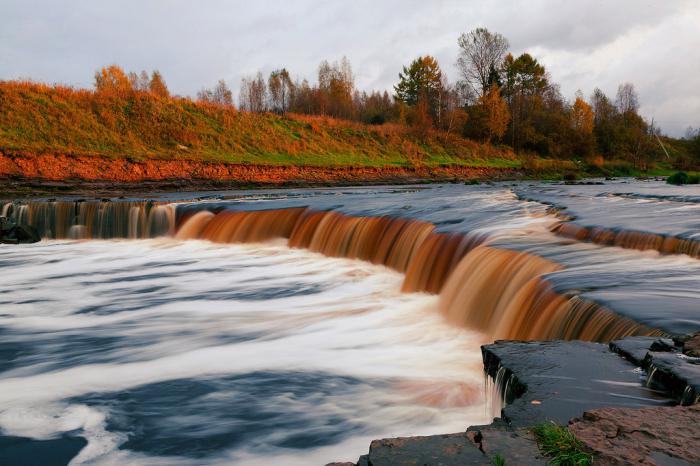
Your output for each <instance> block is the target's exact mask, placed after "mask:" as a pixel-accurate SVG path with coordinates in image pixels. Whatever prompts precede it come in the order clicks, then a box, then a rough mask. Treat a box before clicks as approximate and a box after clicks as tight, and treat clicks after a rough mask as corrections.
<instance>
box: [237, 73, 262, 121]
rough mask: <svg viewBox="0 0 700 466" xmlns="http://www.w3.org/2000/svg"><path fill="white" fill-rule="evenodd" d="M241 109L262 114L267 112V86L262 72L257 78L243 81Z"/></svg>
mask: <svg viewBox="0 0 700 466" xmlns="http://www.w3.org/2000/svg"><path fill="white" fill-rule="evenodd" d="M239 98H240V108H241V109H242V110H247V111H249V112H254V113H261V112H264V111H266V110H267V86H266V85H265V80H264V79H263V75H262V73H261V72H259V71H258V73H257V74H256V75H255V77H249V78H243V79H241V91H240V96H239Z"/></svg>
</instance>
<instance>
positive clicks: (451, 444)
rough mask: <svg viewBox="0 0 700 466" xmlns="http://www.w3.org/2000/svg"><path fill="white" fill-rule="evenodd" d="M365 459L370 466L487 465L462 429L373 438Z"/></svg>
mask: <svg viewBox="0 0 700 466" xmlns="http://www.w3.org/2000/svg"><path fill="white" fill-rule="evenodd" d="M367 461H368V464H371V465H372V466H415V465H421V466H423V465H429V466H462V465H464V466H467V465H479V466H486V465H491V460H490V459H489V457H488V456H486V455H485V454H484V453H483V452H481V451H480V450H479V449H478V448H477V446H476V445H475V444H474V442H473V441H472V439H471V438H470V437H469V436H468V435H467V434H466V433H464V432H462V433H457V434H445V435H431V436H427V437H399V438H387V439H381V440H374V441H372V443H371V445H370V447H369V455H368V457H367Z"/></svg>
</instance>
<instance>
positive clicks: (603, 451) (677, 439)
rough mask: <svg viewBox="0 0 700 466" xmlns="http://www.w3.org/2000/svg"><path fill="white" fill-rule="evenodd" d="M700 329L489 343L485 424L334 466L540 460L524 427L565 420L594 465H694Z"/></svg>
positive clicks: (388, 445)
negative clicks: (489, 404)
mask: <svg viewBox="0 0 700 466" xmlns="http://www.w3.org/2000/svg"><path fill="white" fill-rule="evenodd" d="M699 351H700V333H697V334H695V335H693V336H686V337H681V338H676V339H666V338H662V339H660V338H657V337H629V338H625V339H622V340H618V341H615V342H612V343H610V344H609V345H602V344H599V343H590V342H582V341H547V342H534V341H530V342H523V341H497V342H495V343H493V344H491V345H485V346H483V347H482V355H483V360H484V371H485V374H486V376H487V377H489V378H490V379H491V380H492V381H494V383H495V390H494V392H495V395H496V396H497V397H500V401H502V402H503V403H504V406H503V409H502V410H501V416H500V417H499V418H496V419H494V422H493V423H492V424H490V425H487V426H472V427H469V428H468V429H467V430H466V431H465V432H461V433H453V434H444V435H434V436H428V437H406V438H395V439H381V440H375V441H373V442H372V443H371V445H370V448H369V453H368V454H367V455H363V456H362V457H360V459H359V460H358V462H357V463H331V465H335V466H340V465H343V466H351V465H353V466H354V465H356V466H408V465H425V466H438V465H439V466H453V465H454V466H457V465H493V464H506V465H544V464H547V462H548V461H547V458H546V457H545V456H544V455H543V454H542V453H541V452H540V450H539V448H538V444H537V440H536V438H535V435H534V434H533V429H534V428H535V426H537V425H541V424H542V423H552V422H553V423H555V424H558V425H561V426H567V425H568V430H569V432H571V433H572V434H573V435H574V436H575V437H576V439H577V440H578V442H580V444H581V446H582V448H583V449H584V450H585V451H586V452H587V453H589V454H592V455H593V457H594V458H595V460H594V464H615V465H632V464H635V465H638V464H642V465H693V464H700V423H699V422H698V420H700V404H698V401H699V398H700V397H698V393H699V392H698V382H699V381H700V364H699V362H700V358H698V356H700V352H699Z"/></svg>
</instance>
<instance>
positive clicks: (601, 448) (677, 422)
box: [569, 405, 700, 465]
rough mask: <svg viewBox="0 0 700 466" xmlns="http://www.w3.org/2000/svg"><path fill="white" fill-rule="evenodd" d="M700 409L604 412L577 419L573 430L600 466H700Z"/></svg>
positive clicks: (619, 409) (599, 411) (622, 409)
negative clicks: (609, 465) (699, 421)
mask: <svg viewBox="0 0 700 466" xmlns="http://www.w3.org/2000/svg"><path fill="white" fill-rule="evenodd" d="M698 419H700V405H695V406H690V407H668V408H642V409H625V408H601V409H596V410H593V411H588V412H586V413H584V415H583V417H582V418H581V419H574V420H573V421H572V422H571V424H570V425H569V430H570V431H571V432H572V433H573V434H574V435H575V436H576V437H577V438H578V439H579V440H580V441H581V442H582V443H583V444H584V446H585V447H586V448H587V449H589V450H591V451H592V452H593V453H594V454H595V456H596V464H601V465H608V464H615V465H676V464H677V465H693V464H700V423H698Z"/></svg>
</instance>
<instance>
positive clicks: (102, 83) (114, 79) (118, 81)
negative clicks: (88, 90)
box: [95, 65, 132, 97]
mask: <svg viewBox="0 0 700 466" xmlns="http://www.w3.org/2000/svg"><path fill="white" fill-rule="evenodd" d="M95 90H96V91H97V92H99V93H101V94H105V95H114V96H118V97H125V96H127V95H129V94H130V93H131V91H132V88H131V82H130V81H129V77H128V76H127V75H126V73H124V70H122V69H121V68H120V67H118V66H117V65H110V66H108V67H106V68H104V67H103V68H102V69H100V70H99V71H97V72H96V73H95Z"/></svg>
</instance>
